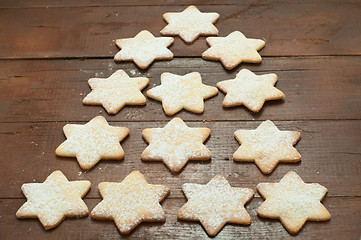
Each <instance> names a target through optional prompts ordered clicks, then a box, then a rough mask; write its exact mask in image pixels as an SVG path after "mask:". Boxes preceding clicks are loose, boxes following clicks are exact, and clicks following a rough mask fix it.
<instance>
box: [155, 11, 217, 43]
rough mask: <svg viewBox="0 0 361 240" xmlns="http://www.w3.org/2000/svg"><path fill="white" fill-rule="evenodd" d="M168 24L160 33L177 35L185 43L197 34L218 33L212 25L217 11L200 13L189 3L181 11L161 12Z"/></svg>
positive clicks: (196, 36)
mask: <svg viewBox="0 0 361 240" xmlns="http://www.w3.org/2000/svg"><path fill="white" fill-rule="evenodd" d="M163 18H164V20H165V21H166V22H167V23H168V25H167V26H166V27H165V28H163V29H162V30H161V31H160V33H161V34H162V35H170V36H175V35H179V36H180V37H181V38H182V39H183V40H184V41H185V42H186V43H188V44H191V43H192V42H194V41H195V40H196V39H197V38H198V37H199V36H211V35H218V29H217V28H216V27H215V26H214V25H213V23H215V22H216V21H217V20H218V18H219V14H218V13H202V12H200V11H199V10H198V8H197V7H195V6H193V5H191V6H189V7H187V8H186V9H185V10H183V12H168V13H165V14H163Z"/></svg>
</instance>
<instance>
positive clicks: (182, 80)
mask: <svg viewBox="0 0 361 240" xmlns="http://www.w3.org/2000/svg"><path fill="white" fill-rule="evenodd" d="M217 93H218V89H217V88H216V87H212V86H208V85H204V84H203V83H202V78H201V74H200V73H199V72H192V73H188V74H186V75H184V76H180V75H176V74H172V73H168V72H166V73H162V75H161V85H160V86H156V87H154V88H152V89H150V90H148V91H147V96H148V97H150V98H153V99H155V100H158V101H161V102H162V105H163V109H164V112H165V114H167V115H168V116H171V115H174V114H176V113H177V112H179V111H180V110H182V109H183V108H184V109H186V110H188V111H190V112H194V113H202V112H203V111H204V101H203V100H204V99H207V98H210V97H213V96H215V95H217Z"/></svg>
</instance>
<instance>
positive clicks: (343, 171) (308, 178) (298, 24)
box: [0, 0, 361, 240]
mask: <svg viewBox="0 0 361 240" xmlns="http://www.w3.org/2000/svg"><path fill="white" fill-rule="evenodd" d="M190 4H195V5H196V6H198V8H199V9H200V10H201V11H203V12H207V11H211V12H218V13H219V14H220V19H219V21H218V22H217V24H216V27H217V28H218V29H219V35H220V36H226V35H228V34H229V33H230V32H232V31H234V30H239V31H242V32H243V33H244V34H245V35H246V36H248V37H252V38H261V39H265V40H266V47H265V48H264V49H263V50H261V51H260V53H261V55H262V56H263V61H262V63H261V64H241V65H240V66H238V67H236V68H235V69H234V70H232V71H227V70H225V69H224V68H223V66H222V65H221V63H220V62H217V61H205V60H203V59H202V58H201V57H200V55H201V53H202V52H203V51H204V50H206V49H207V44H206V42H205V38H200V39H199V40H197V41H196V42H195V43H194V44H192V45H186V44H185V43H183V42H182V40H180V39H179V38H178V37H175V42H174V44H173V45H172V46H171V48H170V49H171V51H173V53H174V54H175V58H174V59H173V60H172V61H158V62H155V63H154V64H153V65H151V67H150V68H148V69H146V70H141V69H139V68H137V67H136V66H135V65H134V64H133V63H130V62H129V63H115V62H114V61H113V59H112V58H113V56H114V55H115V53H116V52H117V51H118V49H117V47H116V46H115V44H114V42H113V41H114V40H115V39H117V38H121V37H133V36H134V35H135V34H137V33H138V32H139V31H141V30H143V29H147V30H149V31H150V32H152V33H153V34H154V35H156V36H159V35H160V34H159V31H160V30H161V29H162V28H163V27H164V26H165V25H166V23H165V22H164V21H163V19H162V14H163V13H165V12H169V11H172V12H174V11H182V10H183V9H184V8H185V7H186V6H188V5H190ZM0 30H1V31H0V102H1V108H0V113H1V114H0V122H1V125H0V146H1V147H0V156H1V159H0V162H1V167H0V176H1V180H0V238H1V239H24V238H26V239H39V240H40V239H118V238H121V237H122V236H120V234H119V232H118V231H117V229H116V227H115V225H114V223H113V222H112V221H96V220H92V219H91V218H90V217H87V218H80V219H66V220H65V221H64V222H63V223H61V224H60V226H58V227H57V228H56V229H54V230H51V231H45V230H44V229H43V227H42V226H41V224H40V223H39V221H38V220H34V219H29V220H18V219H17V218H16V217H15V212H16V211H17V209H18V208H19V207H20V206H21V205H22V204H23V203H24V202H25V198H24V196H23V195H22V193H21V190H20V187H21V185H22V184H23V183H29V182H43V181H44V180H45V178H46V177H47V176H48V175H49V174H50V173H51V172H52V171H54V170H61V171H62V172H63V173H64V174H65V175H66V176H67V177H68V178H69V179H70V180H77V179H87V180H90V181H91V182H92V188H91V190H90V192H89V193H88V194H87V196H86V197H85V202H86V203H87V204H88V206H89V209H90V210H91V209H92V208H93V207H94V206H95V205H96V204H97V203H98V202H99V201H100V200H101V199H100V195H99V193H98V189H97V185H98V184H99V183H100V182H102V181H121V180H122V179H123V178H124V177H125V176H126V175H128V174H129V173H130V172H131V171H132V170H140V171H141V172H143V174H144V175H145V177H146V178H147V180H148V181H149V182H150V183H154V184H167V185H168V186H169V187H170V188H171V194H170V195H169V197H168V198H167V199H166V200H165V201H164V202H163V207H164V210H165V212H166V214H167V220H166V222H165V223H164V224H160V223H157V224H150V223H142V224H141V225H140V226H138V227H137V228H136V229H135V230H134V231H133V232H132V233H131V234H130V235H129V236H128V237H129V238H133V239H144V238H148V239H202V238H207V235H206V233H205V232H204V230H203V228H202V227H201V225H200V224H199V223H197V222H186V221H177V219H176V212H177V211H178V210H179V208H180V207H181V206H182V205H183V204H184V203H185V202H186V199H185V197H184V195H183V193H182V191H181V185H182V184H183V183H186V182H192V183H201V184H205V183H207V182H208V181H209V180H210V179H211V178H212V177H213V176H214V175H215V174H223V175H224V176H225V177H226V178H227V179H228V180H229V182H230V183H231V185H232V186H235V187H240V186H242V187H249V188H252V189H255V187H256V185H257V184H258V183H259V182H275V181H279V180H280V179H281V178H282V177H283V176H284V175H285V174H286V173H287V172H288V171H290V170H293V171H296V172H297V173H298V174H299V175H300V176H301V177H302V178H303V180H304V181H305V182H317V183H320V184H322V185H324V186H326V187H327V188H328V189H329V192H328V194H327V195H326V198H325V199H324V200H323V204H324V205H325V206H326V208H327V209H328V210H329V211H330V213H331V215H332V218H331V220H330V221H328V222H321V223H315V222H308V223H306V224H305V226H304V228H303V229H302V230H301V231H300V232H299V234H298V235H296V236H294V237H292V238H295V239H359V238H360V235H361V147H360V144H361V134H360V133H361V1H353V0H351V1H349V0H329V1H317V0H316V1H297V2H296V1H286V0H285V1H283V0H276V1H254V0H244V1H237V0H223V1H215V0H207V1H201V0H194V1H188V0H184V1H177V0H168V1H165V0H154V1H148V0H136V1H126V0H109V1H101V0H89V1H86V0H78V1H73V0H68V1H45V0H34V1H27V0H1V2H0ZM242 68H248V69H250V70H252V71H254V72H256V73H258V74H260V73H271V72H273V73H276V74H277V75H278V77H279V82H278V83H277V87H278V88H279V89H281V90H282V91H283V92H284V93H285V94H286V98H285V100H284V101H274V102H267V103H266V104H265V106H264V108H263V109H262V110H261V112H259V113H252V112H250V111H248V110H247V109H246V108H244V107H236V108H231V109H224V108H222V105H221V102H222V100H223V97H224V94H222V93H219V94H218V96H216V97H214V98H212V99H210V100H207V101H206V102H205V112H204V114H199V115H197V114H192V113H189V112H186V111H182V112H180V113H178V114H177V115H176V116H178V117H181V118H182V119H183V120H185V121H186V123H187V124H188V125H190V126H193V127H209V128H211V130H212V134H211V137H210V138H209V140H208V141H207V142H206V146H207V147H208V148H209V149H210V150H211V151H212V155H213V157H212V160H211V161H210V162H209V161H208V162H195V161H194V162H190V163H188V165H186V167H185V169H184V170H183V171H182V172H180V173H179V174H172V173H171V172H170V171H169V170H168V169H167V168H166V167H165V165H164V164H163V163H160V162H154V163H148V162H142V161H141V160H140V155H141V153H142V151H143V150H144V149H145V147H146V146H147V144H146V143H145V141H144V140H143V139H142V137H141V131H142V129H144V128H148V127H163V126H164V125H165V124H166V123H167V121H169V120H170V119H171V117H167V116H166V115H165V114H164V113H163V110H162V107H161V103H160V102H157V101H154V100H151V99H148V101H147V105H146V106H144V107H130V106H127V107H125V108H124V109H123V110H122V111H121V112H120V113H118V114H117V115H115V116H109V115H108V114H106V112H105V111H104V110H103V109H102V107H100V106H83V104H82V102H81V101H82V98H83V97H84V96H85V95H86V94H87V93H89V92H90V88H89V86H88V84H87V80H88V79H89V78H91V77H94V76H98V77H108V76H109V75H110V74H111V73H113V72H115V71H116V70H118V69H124V70H125V71H126V72H127V73H128V74H129V75H131V76H145V77H148V78H149V79H150V85H149V87H148V88H147V89H149V88H151V87H153V86H154V85H155V84H157V85H158V84H159V82H160V74H161V73H162V72H165V71H169V72H172V73H175V74H186V73H189V72H192V71H198V72H200V73H201V75H202V77H203V81H204V83H206V84H208V85H213V86H215V85H216V83H217V82H218V81H221V80H225V79H230V78H234V77H235V75H236V73H237V72H238V71H239V70H240V69H242ZM147 89H146V90H147ZM146 90H145V91H146ZM145 91H144V92H145ZM100 112H102V113H100ZM99 114H101V115H103V116H105V117H106V119H107V120H108V121H109V122H110V124H111V125H119V126H124V127H128V128H130V136H129V137H128V138H127V139H126V140H125V141H124V142H122V146H123V148H124V150H125V153H126V156H125V159H124V160H122V161H104V160H102V161H100V163H99V164H98V165H97V166H96V167H94V168H93V169H92V170H90V171H89V172H83V171H82V170H81V169H80V168H79V166H78V163H77V161H76V160H75V159H74V158H59V157H56V156H55V153H54V151H55V148H56V147H57V146H58V145H59V144H60V143H61V142H63V141H64V140H65V137H64V135H63V132H62V127H63V126H64V125H65V124H66V123H68V122H70V123H85V122H87V121H89V120H90V119H92V118H93V117H95V116H97V115H99ZM267 119H270V120H272V121H274V122H275V123H276V125H277V126H278V127H279V128H280V129H282V130H297V131H301V132H302V137H301V141H300V142H299V143H298V144H297V146H296V147H297V149H298V150H299V152H300V153H301V155H302V161H301V163H298V164H279V166H278V167H277V168H276V169H275V171H274V172H273V173H272V174H270V175H267V176H265V175H263V174H262V173H261V172H260V171H259V170H258V168H257V167H256V165H255V164H253V163H235V162H234V161H233V159H232V154H233V152H234V151H235V150H236V149H237V147H238V143H237V141H236V140H235V139H234V137H233V133H234V131H236V130H237V129H240V128H243V129H252V128H255V127H257V126H258V125H259V124H260V122H261V121H263V120H267ZM204 120H206V121H204ZM262 201H263V200H262V198H260V196H259V195H258V194H256V195H255V198H253V199H252V200H251V202H250V203H249V204H248V205H247V210H248V211H249V213H250V215H251V217H252V224H251V225H250V226H241V225H232V224H228V225H226V226H225V227H224V228H223V230H222V231H221V232H220V233H219V234H218V235H217V237H216V239H234V238H243V239H249V238H253V239H288V238H291V235H289V233H288V232H287V231H286V230H285V229H284V228H283V226H282V225H281V223H280V222H279V221H277V220H268V219H261V218H260V217H258V216H257V214H256V210H257V208H258V207H259V206H260V204H261V203H262Z"/></svg>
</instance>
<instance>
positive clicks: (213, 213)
mask: <svg viewBox="0 0 361 240" xmlns="http://www.w3.org/2000/svg"><path fill="white" fill-rule="evenodd" d="M183 191H184V192H185V194H186V196H187V198H188V202H187V203H186V204H185V205H184V206H183V207H182V208H181V209H180V211H179V212H178V218H180V219H185V220H193V221H200V222H201V223H202V225H203V226H204V228H205V229H206V231H207V233H208V234H210V235H211V236H214V235H215V234H217V233H218V231H220V229H221V227H223V225H224V224H225V223H227V222H232V223H238V224H249V223H250V222H251V218H250V216H249V214H248V213H247V211H246V210H245V208H244V204H245V203H247V202H248V201H249V200H250V199H251V198H252V197H253V194H254V192H253V190H252V189H249V188H233V187H231V186H230V185H229V183H228V181H227V180H226V179H225V177H224V176H222V175H217V176H215V177H214V178H213V179H212V180H211V181H210V182H209V183H208V184H207V185H199V184H190V183H186V184H184V185H183Z"/></svg>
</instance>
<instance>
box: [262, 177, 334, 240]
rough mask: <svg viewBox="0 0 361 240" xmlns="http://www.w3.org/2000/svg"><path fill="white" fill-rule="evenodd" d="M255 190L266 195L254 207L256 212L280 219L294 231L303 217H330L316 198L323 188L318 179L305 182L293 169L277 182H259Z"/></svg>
mask: <svg viewBox="0 0 361 240" xmlns="http://www.w3.org/2000/svg"><path fill="white" fill-rule="evenodd" d="M257 190H258V192H259V193H260V194H261V196H262V197H263V198H265V199H266V201H264V202H263V203H262V205H261V206H260V207H259V208H258V210H257V213H258V215H259V216H261V217H265V218H277V219H280V220H281V222H282V224H283V226H284V227H285V228H286V229H287V230H288V231H289V232H290V233H292V234H296V233H297V232H298V231H299V230H300V229H301V228H302V226H303V225H304V224H305V222H306V221H307V220H311V221H326V220H328V219H330V218H331V215H330V213H329V212H328V211H327V209H326V208H325V207H324V206H323V205H322V203H321V202H320V201H321V200H322V199H323V197H324V196H325V195H326V193H327V188H325V187H323V186H321V185H320V184H318V183H311V184H306V183H304V182H303V181H302V179H301V178H300V177H299V176H298V175H297V174H296V173H295V172H292V171H291V172H288V173H287V174H286V175H285V176H284V177H283V178H282V179H281V181H280V182H279V183H260V184H258V185H257Z"/></svg>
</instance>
